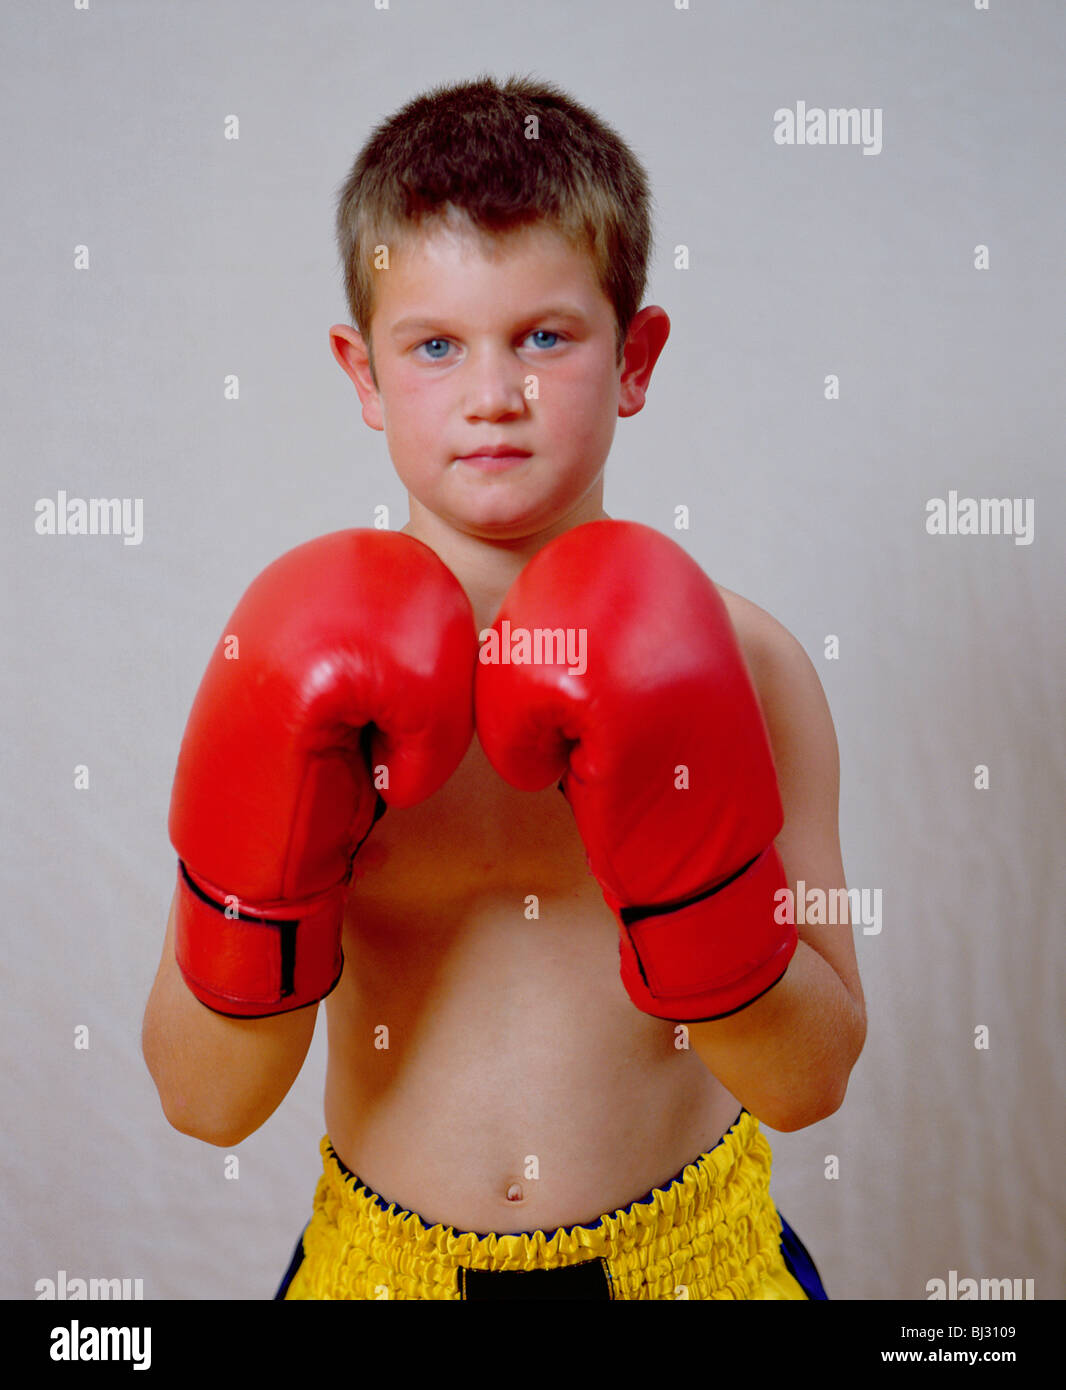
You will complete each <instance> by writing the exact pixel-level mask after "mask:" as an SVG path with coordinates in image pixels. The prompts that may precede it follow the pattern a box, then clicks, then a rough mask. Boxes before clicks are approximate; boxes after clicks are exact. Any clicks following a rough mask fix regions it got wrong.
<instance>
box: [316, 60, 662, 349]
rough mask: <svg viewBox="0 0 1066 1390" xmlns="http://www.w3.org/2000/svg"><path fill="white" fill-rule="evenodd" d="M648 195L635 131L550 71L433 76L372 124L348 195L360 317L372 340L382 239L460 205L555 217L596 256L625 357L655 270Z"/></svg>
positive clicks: (343, 231)
mask: <svg viewBox="0 0 1066 1390" xmlns="http://www.w3.org/2000/svg"><path fill="white" fill-rule="evenodd" d="M531 117H536V125H535V127H534V126H533V125H532V124H531V123H530V118H531ZM533 130H535V138H530V136H529V135H527V131H533ZM650 203H651V195H650V192H649V189H648V180H647V175H646V174H645V172H644V169H643V167H642V166H641V164H640V161H639V160H638V159H637V158H636V156H635V155H634V154H633V152H632V150H630V148H629V147H628V145H626V143H625V141H624V140H622V139H621V137H620V136H618V135H617V134H616V133H615V132H614V131H613V130H612V129H611V128H610V126H608V125H606V124H605V123H604V122H603V121H601V120H600V119H599V117H598V116H595V115H593V113H592V112H591V111H588V110H586V109H585V108H584V107H582V106H579V105H578V104H577V103H576V102H575V101H573V100H571V98H570V97H568V96H567V95H566V94H565V93H564V92H562V91H560V89H559V88H558V87H556V86H554V85H553V84H552V83H549V82H540V81H534V80H533V79H532V78H521V77H510V78H508V79H507V81H506V82H504V83H503V84H502V85H501V84H499V83H497V82H496V81H495V79H493V78H491V77H488V76H482V77H479V78H477V79H476V80H474V81H472V82H464V83H458V84H456V85H453V86H440V87H435V88H433V89H432V90H430V91H429V92H426V93H424V94H423V95H422V96H419V97H416V98H415V99H414V100H413V101H411V102H409V103H408V104H407V105H406V106H404V107H403V108H402V109H401V110H400V111H398V112H397V113H396V114H395V115H394V116H391V117H389V118H388V119H387V120H385V121H383V122H382V123H381V124H380V125H378V126H377V127H376V128H375V129H374V131H373V132H372V133H371V135H370V138H369V139H368V140H367V142H366V144H365V145H364V146H363V148H362V150H361V151H360V152H359V155H358V157H357V159H356V161H355V164H354V165H353V167H352V171H351V173H350V175H349V176H348V179H347V181H346V182H345V184H344V186H343V188H342V189H341V190H340V193H339V195H338V199H337V242H338V247H339V250H340V256H341V262H342V265H343V267H344V285H345V292H346V295H347V299H348V307H349V308H350V310H351V313H352V321H353V323H354V324H355V326H356V328H357V329H358V330H359V332H360V333H361V334H362V335H363V337H364V338H365V339H366V340H367V343H368V345H369V332H370V320H371V317H372V315H373V311H374V274H375V271H374V267H373V256H374V248H375V246H378V245H381V244H386V245H387V244H388V242H389V241H390V239H392V240H394V241H395V240H399V239H401V238H402V236H403V233H404V232H405V231H407V230H409V229H412V228H419V227H421V225H422V223H423V222H424V221H426V220H428V219H439V218H446V217H448V216H449V215H454V213H455V212H456V211H458V212H461V213H464V214H465V215H466V216H467V218H469V220H470V222H471V223H472V224H473V225H474V226H475V227H476V228H478V229H479V230H481V231H482V232H484V233H487V234H490V235H492V234H500V233H503V232H507V231H511V230H514V229H516V228H519V227H524V226H529V225H531V224H533V223H536V222H545V223H547V224H548V225H549V226H552V227H553V228H554V229H555V230H557V231H559V232H560V233H561V234H562V235H563V236H564V237H566V239H567V240H568V241H570V242H571V243H572V244H573V245H575V246H579V247H581V248H582V249H585V250H587V251H588V252H589V254H590V255H591V256H592V259H593V263H594V266H595V270H596V275H597V279H598V280H599V283H600V286H601V288H602V289H603V292H604V294H605V295H606V296H607V298H608V299H609V300H610V301H611V304H612V305H613V306H614V312H615V320H616V324H617V349H618V358H619V360H621V355H622V346H623V344H624V342H625V338H626V333H627V332H628V331H629V325H630V323H631V322H632V321H633V317H634V315H635V314H636V313H637V310H638V309H639V308H640V301H641V299H642V298H643V296H644V287H645V283H646V280H647V273H648V258H649V255H650V252H651V241H652V234H651V218H650V213H649V206H650Z"/></svg>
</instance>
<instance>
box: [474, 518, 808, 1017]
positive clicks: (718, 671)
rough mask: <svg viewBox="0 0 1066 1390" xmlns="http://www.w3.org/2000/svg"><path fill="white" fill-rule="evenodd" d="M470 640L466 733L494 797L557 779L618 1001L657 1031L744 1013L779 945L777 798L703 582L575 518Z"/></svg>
mask: <svg viewBox="0 0 1066 1390" xmlns="http://www.w3.org/2000/svg"><path fill="white" fill-rule="evenodd" d="M538 633H539V636H538ZM481 637H482V639H483V643H484V645H483V646H482V649H481V652H480V659H479V663H478V670H477V675H476V678H475V708H476V723H477V732H478V737H479V739H480V741H481V743H482V745H483V747H484V749H485V753H486V755H487V756H488V758H489V760H490V762H491V763H492V764H493V766H494V767H495V768H496V770H497V771H498V772H499V773H500V775H501V776H503V777H504V778H505V779H506V780H507V781H508V782H510V783H511V784H512V785H513V786H516V787H519V788H524V789H527V790H538V789H540V788H542V787H545V786H547V785H549V784H550V783H551V782H553V781H557V780H559V779H560V778H561V784H560V785H561V788H562V790H563V792H564V793H565V795H566V798H567V800H568V801H569V803H570V805H571V807H572V809H573V812H574V816H575V819H576V822H577V827H578V830H579V832H580V834H581V837H582V840H583V842H584V846H585V850H586V853H587V857H588V863H589V867H590V869H591V871H592V872H593V874H595V876H596V878H597V880H598V882H599V884H600V887H601V889H602V891H603V895H604V899H605V901H606V902H607V905H608V906H609V907H610V908H611V910H612V911H613V912H614V913H615V915H616V917H617V919H618V922H619V928H620V936H619V950H620V955H621V975H622V980H623V983H624V985H625V987H626V989H627V991H628V993H629V996H630V998H631V999H632V1000H633V1002H634V1003H635V1004H636V1005H637V1007H638V1008H640V1009H642V1010H643V1011H644V1012H645V1013H648V1014H651V1015H653V1016H655V1017H657V1018H665V1019H673V1020H687V1021H706V1020H708V1019H712V1018H721V1017H724V1016H725V1015H727V1014H730V1013H735V1012H736V1011H737V1010H739V1009H742V1008H745V1007H747V1005H748V1004H750V1003H752V1002H753V1001H754V1000H755V999H757V998H758V997H759V995H761V994H763V993H765V991H766V990H768V989H770V988H771V987H772V986H773V985H774V984H776V983H777V981H778V980H779V979H780V978H781V976H782V975H783V974H784V972H785V970H786V968H787V966H788V963H789V961H790V959H791V957H792V954H793V952H794V951H795V949H796V929H795V926H794V925H792V923H791V922H778V921H776V920H775V918H776V916H778V915H785V916H789V917H790V916H791V914H779V913H777V912H776V911H775V909H776V907H777V903H776V902H775V895H776V894H777V892H778V891H779V890H780V889H782V888H784V887H786V886H787V885H786V880H785V875H784V869H783V867H782V864H781V860H780V857H779V856H778V853H777V850H776V849H775V847H774V843H773V842H774V837H775V836H776V834H777V833H778V831H779V830H780V828H781V825H782V823H783V811H782V806H781V798H780V794H779V791H778V787H777V779H776V774H775V770H774V764H773V757H772V754H771V750H770V744H769V739H768V736H767V732H766V726H765V724H764V722H763V717H762V711H761V709H760V707H759V703H758V699H757V697H756V694H755V691H754V689H753V687H752V684H751V680H750V677H749V675H748V671H747V668H746V666H745V664H744V659H743V657H742V655H741V652H740V648H739V646H738V644H737V639H736V635H735V633H734V631H733V627H732V624H731V622H730V620H729V615H728V613H727V611H726V608H725V604H724V603H723V601H722V599H721V596H720V595H719V593H718V591H717V589H716V588H715V586H714V585H713V584H712V583H711V581H710V580H709V579H708V578H707V576H706V575H705V574H704V573H703V571H702V570H701V569H700V567H699V566H698V565H697V564H696V563H695V561H693V560H692V559H691V558H690V556H689V555H687V554H686V552H685V551H684V550H682V549H681V547H680V546H678V545H676V544H675V543H674V542H673V541H672V540H670V539H668V538H667V537H666V536H663V535H660V534H659V533H658V532H657V531H653V530H651V529H650V528H648V527H646V526H640V525H637V524H634V523H629V522H620V521H595V522H590V523H588V524H586V525H584V526H579V527H576V528H575V529H573V530H572V531H568V532H565V533H564V534H563V535H561V536H559V537H557V538H556V539H555V540H553V541H551V542H549V544H548V545H546V546H545V547H544V548H543V549H542V550H541V551H539V552H538V553H537V554H536V555H535V556H534V557H533V559H531V560H530V561H529V563H528V564H527V565H526V567H525V569H524V570H523V571H522V573H521V574H520V575H519V577H518V579H517V581H516V582H515V584H514V585H513V587H512V588H511V590H510V592H509V593H508V595H507V597H506V599H505V600H504V603H503V605H502V607H501V609H500V611H499V613H498V615H497V617H496V621H495V623H494V624H493V628H492V629H491V630H490V631H488V632H485V633H482V634H481ZM567 641H569V648H567V647H566V643H567ZM583 667H584V669H582V668H583Z"/></svg>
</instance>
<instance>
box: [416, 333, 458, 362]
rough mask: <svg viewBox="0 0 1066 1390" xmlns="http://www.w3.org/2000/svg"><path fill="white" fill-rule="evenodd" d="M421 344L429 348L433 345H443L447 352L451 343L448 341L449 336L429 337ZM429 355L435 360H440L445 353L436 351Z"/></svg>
mask: <svg viewBox="0 0 1066 1390" xmlns="http://www.w3.org/2000/svg"><path fill="white" fill-rule="evenodd" d="M420 346H421V347H424V348H427V349H428V348H433V347H442V348H444V350H445V352H447V350H448V348H449V347H450V346H451V344H450V343H449V342H448V339H447V338H427V340H426V341H425V342H424V343H421V344H420ZM429 356H430V357H431V358H432V360H433V361H434V362H439V361H440V360H441V358H442V357H443V356H444V353H439V354H438V353H435V352H430V353H429Z"/></svg>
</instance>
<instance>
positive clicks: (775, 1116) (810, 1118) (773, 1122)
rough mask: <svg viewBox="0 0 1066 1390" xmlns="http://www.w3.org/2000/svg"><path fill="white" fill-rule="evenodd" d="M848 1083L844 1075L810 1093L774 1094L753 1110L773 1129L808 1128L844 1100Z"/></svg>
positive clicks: (791, 1131)
mask: <svg viewBox="0 0 1066 1390" xmlns="http://www.w3.org/2000/svg"><path fill="white" fill-rule="evenodd" d="M847 1090H848V1083H847V1078H845V1079H844V1080H843V1081H842V1082H841V1083H840V1084H839V1085H836V1086H823V1087H820V1088H819V1089H818V1090H817V1091H816V1092H813V1093H812V1094H809V1095H791V1096H781V1097H775V1098H774V1099H773V1100H772V1101H771V1102H770V1103H769V1104H768V1105H766V1106H764V1107H761V1108H760V1109H759V1110H758V1111H757V1112H756V1113H757V1114H758V1117H759V1120H760V1121H761V1122H762V1123H763V1124H765V1125H768V1126H769V1127H770V1128H771V1129H776V1130H777V1131H778V1132H779V1133H781V1134H792V1133H794V1132H795V1131H796V1130H799V1129H809V1128H810V1126H811V1125H816V1124H820V1123H821V1121H822V1120H828V1119H829V1117H830V1115H835V1114H836V1112H837V1111H838V1110H839V1109H840V1107H841V1106H842V1105H843V1104H844V1097H845V1095H846V1094H847Z"/></svg>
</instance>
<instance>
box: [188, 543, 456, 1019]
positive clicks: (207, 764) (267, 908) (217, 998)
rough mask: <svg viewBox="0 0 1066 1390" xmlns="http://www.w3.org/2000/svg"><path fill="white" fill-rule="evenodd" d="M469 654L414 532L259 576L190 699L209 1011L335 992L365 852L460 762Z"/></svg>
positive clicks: (287, 1005)
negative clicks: (382, 821) (359, 860)
mask: <svg viewBox="0 0 1066 1390" xmlns="http://www.w3.org/2000/svg"><path fill="white" fill-rule="evenodd" d="M476 656H477V643H476V638H475V633H474V620H473V612H472V610H471V607H470V603H469V600H468V599H467V597H466V594H465V593H464V592H463V589H462V587H461V586H460V584H459V582H458V581H457V580H456V578H455V577H454V575H453V574H452V573H451V572H450V570H448V569H447V567H446V566H445V565H444V564H443V563H442V561H441V560H440V559H438V557H437V556H436V555H435V554H434V553H433V551H431V550H430V549H429V548H428V547H427V546H425V545H423V544H422V543H421V542H420V541H416V540H414V539H413V538H411V537H409V536H404V535H400V534H395V533H391V532H387V531H374V530H350V531H338V532H335V533H333V534H332V535H327V536H322V537H320V538H319V539H317V540H313V541H309V542H307V543H306V544H304V545H300V546H297V547H296V549H295V550H291V551H289V552H288V553H287V554H285V555H282V556H281V557H280V559H278V560H275V561H274V563H273V564H271V565H269V566H268V567H267V568H266V569H265V570H264V571H263V573H262V574H261V575H260V576H259V577H258V578H257V579H256V580H255V581H254V582H253V584H252V585H251V587H250V588H249V589H248V591H247V592H246V593H245V595H244V597H243V598H242V599H241V601H240V603H239V604H238V606H237V609H236V611H235V612H234V614H233V616H232V617H231V618H230V620H229V622H228V624H227V626H226V630H225V633H224V634H223V636H222V638H220V640H219V643H218V645H217V647H216V648H215V651H214V653H213V655H212V657H211V660H210V662H209V664H208V667H207V671H206V673H205V675H204V677H203V681H202V682H201V684H200V688H199V690H198V692H197V694H196V698H195V701H194V703H193V707H192V711H191V713H190V715H189V721H188V725H187V727H186V729H185V735H184V738H183V740H182V744H181V751H180V754H179V756H178V765H177V772H176V775H175V778H174V787H173V793H172V796H171V803H170V820H169V829H170V838H171V842H172V844H173V845H174V848H175V849H176V850H177V853H178V892H177V905H176V937H175V940H176V954H177V959H178V964H179V966H180V968H181V971H182V974H183V976H184V978H185V981H186V983H187V984H188V986H189V988H190V989H191V990H192V991H193V993H194V994H195V995H196V996H197V998H198V999H200V1001H201V1002H202V1003H204V1004H206V1005H207V1006H208V1007H209V1008H211V1009H214V1010H215V1011H216V1012H218V1013H223V1014H229V1015H232V1016H235V1017H242V1018H246V1017H264V1016H267V1015H270V1014H277V1013H285V1012H288V1011H290V1010H292V1009H299V1008H302V1007H303V1006H304V1005H306V1004H310V1003H314V1002H315V1001H317V1000H319V999H322V998H324V997H325V996H326V995H327V994H328V993H329V992H330V991H331V990H332V989H333V987H334V986H335V985H336V983H337V981H338V980H339V978H340V974H341V970H342V968H343V957H342V952H341V925H342V919H343V913H344V904H345V897H346V891H347V885H348V883H349V881H350V878H351V872H352V864H353V861H354V858H355V854H356V852H357V851H358V848H359V846H360V845H361V844H362V842H363V840H364V839H365V838H366V836H367V835H368V834H369V832H370V830H371V827H372V826H373V824H374V823H375V821H376V820H377V818H378V816H379V815H380V814H381V813H382V812H383V811H384V809H385V806H386V805H389V806H413V805H414V804H416V803H417V802H419V801H421V800H423V799H424V798H425V797H428V796H429V795H430V794H431V793H432V792H434V791H436V790H437V788H438V787H440V786H441V785H442V784H443V783H444V782H445V781H446V780H447V778H448V777H449V776H450V775H451V773H452V772H453V771H454V769H455V768H456V767H457V766H458V764H459V762H460V760H461V759H462V757H463V754H464V752H465V751H466V748H467V746H468V744H469V742H470V739H471V737H472V734H473V679H474V665H475V661H476ZM374 770H376V771H374Z"/></svg>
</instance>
